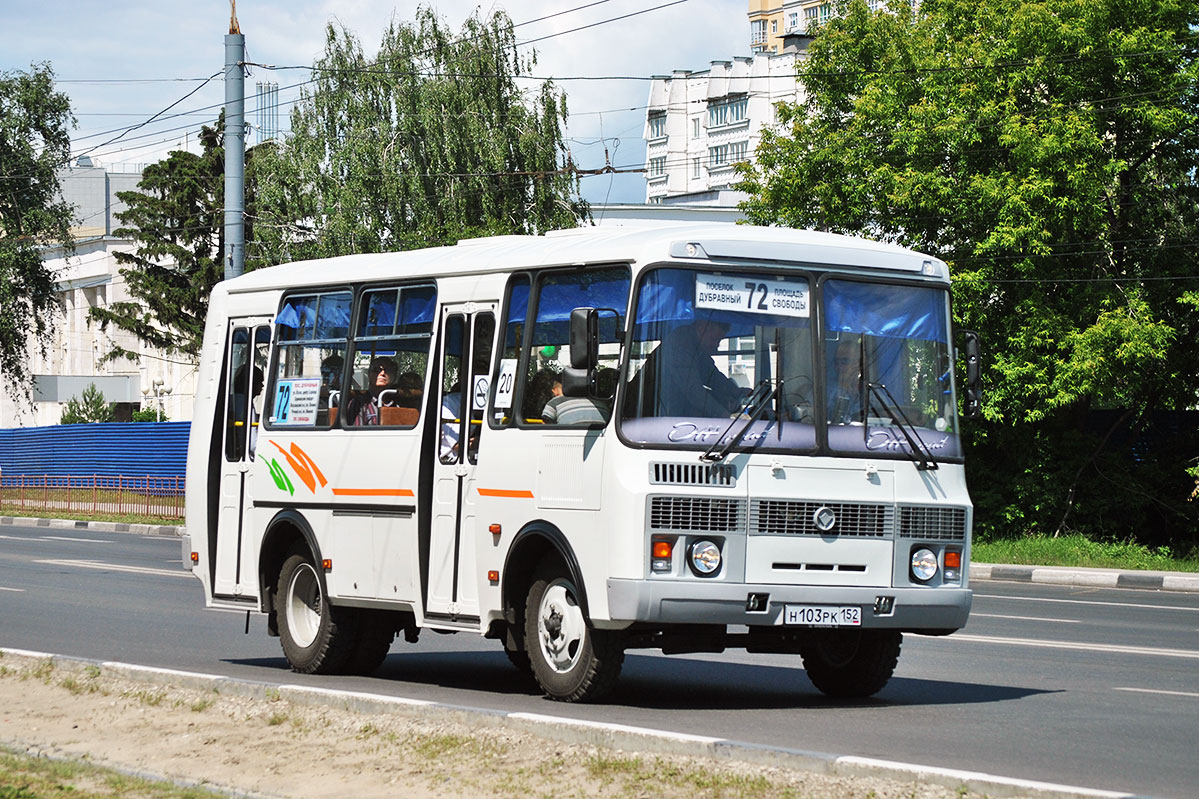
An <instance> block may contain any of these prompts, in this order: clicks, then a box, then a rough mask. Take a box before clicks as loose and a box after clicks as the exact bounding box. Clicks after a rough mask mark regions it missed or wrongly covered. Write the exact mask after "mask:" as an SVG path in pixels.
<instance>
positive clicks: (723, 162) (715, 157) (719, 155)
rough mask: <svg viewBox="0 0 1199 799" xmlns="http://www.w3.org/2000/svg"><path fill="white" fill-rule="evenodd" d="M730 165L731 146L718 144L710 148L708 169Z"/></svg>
mask: <svg viewBox="0 0 1199 799" xmlns="http://www.w3.org/2000/svg"><path fill="white" fill-rule="evenodd" d="M728 163H729V146H728V145H727V144H718V145H716V146H715V147H709V148H708V168H709V169H715V168H717V167H722V166H728Z"/></svg>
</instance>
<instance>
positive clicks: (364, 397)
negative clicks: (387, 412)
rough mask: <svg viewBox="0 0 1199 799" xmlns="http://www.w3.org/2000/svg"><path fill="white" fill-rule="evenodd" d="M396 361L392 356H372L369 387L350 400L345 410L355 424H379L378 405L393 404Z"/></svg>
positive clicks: (368, 374)
mask: <svg viewBox="0 0 1199 799" xmlns="http://www.w3.org/2000/svg"><path fill="white" fill-rule="evenodd" d="M396 371H397V370H396V362H395V360H394V359H392V358H388V357H379V358H372V359H371V364H370V369H369V370H368V373H367V376H368V379H369V380H370V389H369V390H368V391H364V392H362V393H360V394H357V395H356V396H355V397H354V398H353V399H351V400H350V407H349V408H348V409H347V412H348V413H350V418H352V419H353V420H354V424H356V425H372V424H379V407H380V406H381V405H384V404H393V405H394V404H395V400H394V394H395V382H396Z"/></svg>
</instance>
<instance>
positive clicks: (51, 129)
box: [0, 64, 75, 393]
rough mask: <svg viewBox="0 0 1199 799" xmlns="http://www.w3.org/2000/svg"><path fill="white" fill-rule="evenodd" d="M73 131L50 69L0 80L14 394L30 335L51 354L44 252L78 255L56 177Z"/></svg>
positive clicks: (0, 345) (3, 250) (2, 365)
mask: <svg viewBox="0 0 1199 799" xmlns="http://www.w3.org/2000/svg"><path fill="white" fill-rule="evenodd" d="M74 123H75V120H74V118H73V117H72V116H71V105H70V100H69V98H68V97H67V96H66V95H65V94H62V93H61V92H56V91H54V72H53V70H52V69H51V68H50V66H49V65H48V64H34V65H33V66H32V67H31V68H30V71H29V72H0V370H2V371H3V372H4V374H5V376H6V377H7V378H9V389H10V391H13V392H14V393H19V392H20V390H22V389H24V388H26V387H27V386H28V384H29V377H30V373H29V336H30V334H32V335H33V338H34V341H35V342H37V343H36V344H35V346H40V347H41V351H42V353H43V354H45V351H46V343H47V341H48V340H49V337H50V335H51V334H52V333H53V331H54V327H55V323H56V321H57V314H58V312H59V306H58V304H57V302H56V299H55V292H54V276H53V275H52V274H51V273H50V270H49V269H47V267H46V265H45V263H44V262H43V261H42V251H43V249H44V248H45V247H47V246H49V245H52V244H57V245H60V246H61V247H63V249H64V251H65V252H67V253H71V252H73V244H72V238H71V230H70V229H71V222H72V217H73V213H72V210H71V207H70V206H69V205H67V204H66V203H65V202H63V200H62V197H61V193H60V191H59V185H58V177H57V170H58V168H59V167H61V166H63V165H64V164H66V163H67V162H68V161H69V160H70V155H71V139H70V135H69V132H68V131H69V130H70V128H71V127H72V126H73V125H74Z"/></svg>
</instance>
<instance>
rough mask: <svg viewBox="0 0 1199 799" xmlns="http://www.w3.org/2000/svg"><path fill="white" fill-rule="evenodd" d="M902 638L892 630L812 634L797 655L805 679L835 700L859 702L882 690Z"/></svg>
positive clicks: (901, 635) (896, 660) (820, 631)
mask: <svg viewBox="0 0 1199 799" xmlns="http://www.w3.org/2000/svg"><path fill="white" fill-rule="evenodd" d="M902 643H903V634H902V633H899V632H897V631H894V630H813V631H812V633H811V635H810V636H809V637H808V638H807V640H806V641H805V642H804V643H803V645H802V647H801V649H800V652H801V655H802V656H803V665H804V669H805V670H806V671H807V672H808V679H810V680H811V681H812V684H813V685H815V686H816V687H817V688H818V689H819V690H820V692H821V693H823V694H824V695H825V696H831V697H834V698H837V699H862V698H865V697H867V696H873V695H874V694H876V693H878V692H879V691H881V690H882V689H883V686H885V685H886V684H887V681H888V680H890V679H891V675H892V674H894V673H895V665H896V664H897V663H898V662H899V649H900V645H901V644H902Z"/></svg>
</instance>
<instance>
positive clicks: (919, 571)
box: [912, 548, 937, 583]
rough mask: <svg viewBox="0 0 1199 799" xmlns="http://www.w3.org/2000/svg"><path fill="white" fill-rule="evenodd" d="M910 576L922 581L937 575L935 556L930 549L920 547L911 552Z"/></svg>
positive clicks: (925, 581)
mask: <svg viewBox="0 0 1199 799" xmlns="http://www.w3.org/2000/svg"><path fill="white" fill-rule="evenodd" d="M912 576H913V577H915V578H916V579H917V580H919V581H920V582H922V583H927V582H928V581H929V580H931V579H933V578H934V577H936V576H937V556H936V555H934V554H933V552H932V550H931V549H925V548H920V549H917V550H916V551H915V552H913V553H912Z"/></svg>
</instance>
